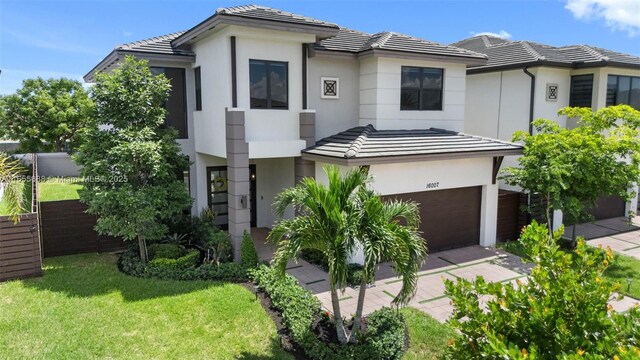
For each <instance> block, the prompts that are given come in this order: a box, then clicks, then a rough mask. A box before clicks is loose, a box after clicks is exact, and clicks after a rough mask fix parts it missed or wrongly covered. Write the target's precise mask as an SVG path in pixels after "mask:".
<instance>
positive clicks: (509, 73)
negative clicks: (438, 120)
mask: <svg viewBox="0 0 640 360" xmlns="http://www.w3.org/2000/svg"><path fill="white" fill-rule="evenodd" d="M451 45H452V46H456V47H461V48H465V49H467V50H470V51H475V52H479V53H482V54H485V55H487V57H488V61H487V63H486V64H482V65H472V66H470V67H468V68H467V88H466V90H467V91H466V108H465V124H464V131H466V132H469V133H473V134H478V135H482V136H488V137H493V138H497V139H503V140H507V141H508V140H511V138H512V135H513V133H514V132H515V131H517V130H521V131H529V132H531V131H534V129H533V128H532V126H531V122H532V121H533V120H534V119H537V118H545V119H551V120H554V121H556V122H557V123H558V124H560V125H561V126H563V127H567V128H571V127H573V126H575V125H576V119H567V118H566V117H564V116H558V114H557V113H558V110H559V109H561V108H563V107H566V106H583V107H591V108H593V109H594V110H597V109H600V108H602V107H605V106H609V105H617V104H629V105H631V106H632V107H634V108H636V109H640V57H638V56H632V55H627V54H622V53H618V52H615V51H611V50H607V49H602V48H598V47H594V46H587V45H570V46H562V47H554V46H549V45H543V44H539V43H535V42H531V41H511V40H507V39H502V38H499V37H494V36H488V35H481V36H475V37H471V38H468V39H464V40H461V41H458V42H456V43H453V44H451ZM516 159H517V157H511V158H509V159H505V162H504V165H508V166H511V165H515V164H516ZM500 188H501V189H504V190H515V191H519V189H514V188H511V187H509V186H507V185H505V184H500ZM501 191H502V190H501ZM635 191H636V192H637V188H636V189H635ZM637 206H638V204H637V199H634V200H633V201H632V202H630V203H625V202H624V201H623V200H622V199H621V198H620V197H618V196H603V197H601V199H600V201H599V202H598V206H597V208H595V209H592V210H591V211H590V212H591V214H592V215H593V216H594V217H595V219H596V220H600V219H607V218H612V217H619V216H626V215H627V213H628V212H629V211H635V210H636V209H637ZM562 220H563V219H562V213H561V212H556V213H555V214H554V227H556V228H557V227H558V226H559V225H560V224H561V223H562Z"/></svg>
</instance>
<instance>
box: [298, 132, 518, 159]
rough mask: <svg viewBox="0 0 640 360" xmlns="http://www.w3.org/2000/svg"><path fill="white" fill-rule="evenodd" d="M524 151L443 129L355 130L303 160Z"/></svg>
mask: <svg viewBox="0 0 640 360" xmlns="http://www.w3.org/2000/svg"><path fill="white" fill-rule="evenodd" d="M522 149H523V147H522V146H520V145H517V144H513V143H509V142H506V141H501V140H495V139H489V138H484V137H479V136H472V135H467V134H463V133H458V132H455V131H448V130H442V129H436V128H431V129H426V130H424V129H420V130H376V129H375V128H374V127H373V126H372V125H367V126H359V127H355V128H352V129H349V130H346V131H343V132H341V133H338V134H335V135H332V136H329V137H327V138H324V139H322V140H320V141H318V142H317V143H316V144H315V145H314V146H311V147H309V148H307V149H305V150H303V151H302V157H303V158H306V159H309V160H322V161H326V162H331V163H338V164H342V165H365V164H372V163H385V162H398V161H403V160H404V161H425V160H442V159H460V158H472V157H492V156H506V155H520V154H522Z"/></svg>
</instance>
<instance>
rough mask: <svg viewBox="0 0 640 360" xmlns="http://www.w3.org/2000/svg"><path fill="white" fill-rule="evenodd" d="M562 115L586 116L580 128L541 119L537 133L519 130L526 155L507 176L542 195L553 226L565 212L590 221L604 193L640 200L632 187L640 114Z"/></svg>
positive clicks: (639, 173) (616, 110)
mask: <svg viewBox="0 0 640 360" xmlns="http://www.w3.org/2000/svg"><path fill="white" fill-rule="evenodd" d="M559 114H560V115H566V116H568V117H577V118H580V120H579V122H578V127H576V128H574V129H571V130H569V129H563V128H561V127H560V126H559V125H558V124H557V123H555V122H553V121H551V120H545V119H538V120H536V121H535V122H534V126H535V128H536V130H537V133H536V134H535V135H530V134H529V133H526V132H522V131H520V132H516V133H515V134H514V137H513V140H514V141H522V142H523V143H524V146H525V148H524V156H522V157H520V158H519V159H518V162H519V164H520V166H519V167H510V168H506V169H505V171H504V172H505V173H506V174H505V175H504V176H503V177H502V178H503V179H504V180H505V181H506V182H507V183H508V184H510V185H517V186H520V187H522V188H523V189H525V190H526V191H528V192H530V193H538V194H540V196H541V197H542V199H543V200H544V202H545V203H546V209H545V213H546V218H547V223H548V224H550V223H551V222H550V221H551V213H552V211H553V210H562V211H563V212H564V213H565V214H566V215H567V217H568V218H569V219H571V220H573V221H574V222H575V221H578V220H582V219H584V218H585V216H586V209H588V208H591V207H593V206H595V204H596V201H597V200H598V198H599V197H600V196H602V195H620V196H621V197H623V198H625V199H627V200H628V199H630V198H631V197H632V196H634V194H633V193H632V192H631V191H630V189H631V187H632V186H633V184H634V183H635V182H636V181H638V179H639V178H640V140H639V138H638V126H639V125H640V112H638V111H637V110H634V109H633V108H631V107H630V106H628V105H618V106H611V107H606V108H602V109H600V110H598V111H596V112H592V111H591V109H588V108H564V109H561V110H560V112H559ZM549 231H550V234H551V229H549ZM574 237H575V227H574Z"/></svg>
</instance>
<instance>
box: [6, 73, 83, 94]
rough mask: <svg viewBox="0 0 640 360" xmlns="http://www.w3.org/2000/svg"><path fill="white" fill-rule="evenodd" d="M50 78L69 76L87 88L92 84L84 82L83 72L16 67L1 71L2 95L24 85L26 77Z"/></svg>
mask: <svg viewBox="0 0 640 360" xmlns="http://www.w3.org/2000/svg"><path fill="white" fill-rule="evenodd" d="M38 76H39V77H42V78H45V79H48V78H61V77H65V78H69V79H74V80H78V81H80V82H81V83H82V85H83V86H84V87H85V89H86V88H88V87H89V85H90V84H86V83H84V80H82V75H81V74H73V73H66V72H59V71H49V70H16V69H2V72H1V73H0V95H6V94H12V93H14V92H15V91H16V90H17V89H19V88H21V87H22V81H23V80H26V79H32V78H36V77H38Z"/></svg>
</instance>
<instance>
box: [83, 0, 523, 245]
mask: <svg viewBox="0 0 640 360" xmlns="http://www.w3.org/2000/svg"><path fill="white" fill-rule="evenodd" d="M126 55H134V56H136V57H137V58H142V59H148V61H149V64H150V66H151V67H152V71H154V72H157V73H161V72H162V73H164V74H165V75H166V76H167V77H169V78H170V79H171V82H172V86H173V90H172V92H171V95H170V99H169V101H168V103H167V109H168V111H169V112H168V114H169V115H168V118H167V123H168V124H169V125H171V126H174V127H175V128H176V129H178V130H179V132H180V137H181V139H180V140H179V142H180V144H181V145H182V151H183V152H184V153H185V154H187V155H188V156H189V157H190V159H191V161H192V162H193V165H192V166H191V169H190V171H189V172H188V173H185V178H186V179H188V180H187V181H188V182H189V186H190V191H191V194H192V197H193V198H194V205H193V212H194V213H197V212H199V211H200V209H202V208H206V207H211V208H212V209H213V210H214V211H215V213H216V215H217V217H216V221H217V222H218V224H219V225H220V226H222V227H225V228H227V229H228V230H229V233H230V235H231V237H232V239H233V242H234V245H235V249H236V251H238V249H239V246H238V245H239V242H240V238H241V235H242V233H243V231H250V229H251V228H252V227H270V226H272V224H273V223H274V222H275V221H276V220H277V219H276V217H275V216H274V214H273V212H272V208H271V206H272V203H273V201H274V197H275V196H276V194H278V193H279V192H280V191H281V190H282V189H284V188H287V187H291V186H294V185H295V184H296V181H297V180H299V179H300V178H302V177H316V178H318V179H320V180H321V181H326V178H325V177H324V172H323V170H322V167H323V166H324V165H326V164H337V165H339V166H340V167H341V169H344V170H347V169H349V168H353V167H360V166H367V167H369V172H370V174H371V175H372V176H373V178H374V183H373V186H374V188H375V189H376V190H377V191H378V192H379V193H381V194H382V195H384V196H387V197H394V198H402V199H411V200H415V201H417V202H420V204H421V212H422V219H423V223H422V227H421V229H422V230H423V231H424V233H425V237H426V238H427V239H428V240H427V241H428V246H429V248H430V251H437V250H442V249H447V248H454V247H461V246H466V245H470V244H481V245H491V244H493V243H494V242H495V238H496V235H495V234H496V217H497V196H498V185H497V183H496V174H497V172H498V169H499V167H500V164H501V162H502V159H503V157H504V156H509V155H518V154H521V153H522V148H521V147H520V146H518V145H514V144H511V143H509V142H506V141H499V140H494V139H490V138H486V137H479V136H473V135H467V134H464V133H461V131H462V130H463V128H464V115H465V89H466V71H467V68H468V67H469V66H478V65H484V64H485V63H486V61H487V58H486V55H484V54H480V53H477V52H474V51H469V50H465V49H461V48H457V47H454V46H448V45H442V44H438V43H434V42H430V41H426V40H422V39H418V38H414V37H411V36H406V35H402V34H397V33H391V32H381V33H378V34H366V33H362V32H358V31H354V30H350V29H346V28H341V27H339V26H338V25H335V24H332V23H328V22H324V21H320V20H316V19H312V18H309V17H305V16H301V15H296V14H291V13H288V12H284V11H280V10H276V9H271V8H267V7H262V6H255V5H248V6H238V7H231V8H223V9H218V10H217V11H216V13H215V14H214V15H212V16H211V17H209V18H207V19H205V20H204V21H202V22H201V23H199V24H197V25H196V26H194V27H193V28H191V29H189V30H187V31H184V32H178V33H173V34H169V35H165V36H159V37H155V38H151V39H147V40H141V41H137V42H133V43H129V44H125V45H121V46H118V47H116V48H115V49H114V50H113V51H112V52H111V53H110V54H109V55H108V56H107V57H106V58H105V59H104V60H102V61H101V62H100V63H99V64H98V65H97V66H96V67H95V68H94V69H93V70H91V71H90V72H89V73H88V74H87V75H86V77H85V79H86V80H87V81H91V79H92V78H93V76H94V75H95V73H96V72H99V71H109V70H110V69H112V68H113V67H114V66H117V64H118V62H119V61H121V60H122V59H123V58H124V56H126ZM291 215H292V214H289V216H291Z"/></svg>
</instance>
